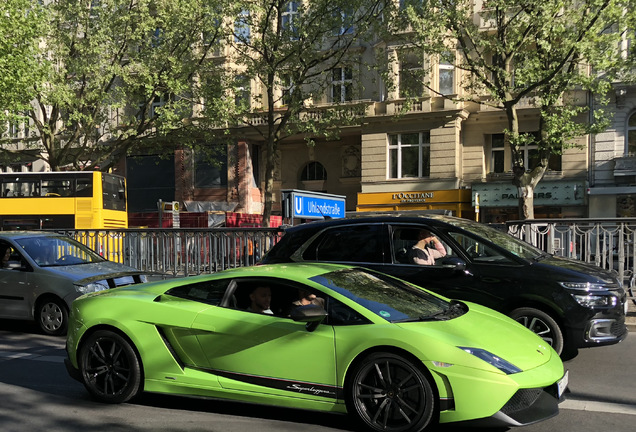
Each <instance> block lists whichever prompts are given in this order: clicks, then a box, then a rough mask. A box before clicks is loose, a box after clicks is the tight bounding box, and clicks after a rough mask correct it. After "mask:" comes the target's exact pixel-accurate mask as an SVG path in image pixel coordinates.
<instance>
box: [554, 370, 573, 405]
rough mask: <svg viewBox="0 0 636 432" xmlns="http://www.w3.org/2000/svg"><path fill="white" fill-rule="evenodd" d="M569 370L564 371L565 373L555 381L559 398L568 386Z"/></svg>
mask: <svg viewBox="0 0 636 432" xmlns="http://www.w3.org/2000/svg"><path fill="white" fill-rule="evenodd" d="M569 374H570V371H565V375H563V378H561V379H560V380H559V381H557V387H558V389H559V390H558V392H559V399H560V398H561V396H563V393H564V392H565V389H566V388H568V380H569Z"/></svg>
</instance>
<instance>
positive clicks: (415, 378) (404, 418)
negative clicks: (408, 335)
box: [346, 352, 435, 432]
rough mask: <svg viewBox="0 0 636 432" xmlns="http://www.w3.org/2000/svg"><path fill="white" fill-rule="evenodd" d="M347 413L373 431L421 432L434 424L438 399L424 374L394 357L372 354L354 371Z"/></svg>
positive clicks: (408, 363) (400, 357)
mask: <svg viewBox="0 0 636 432" xmlns="http://www.w3.org/2000/svg"><path fill="white" fill-rule="evenodd" d="M346 390H347V410H348V412H349V413H350V414H353V415H355V416H357V418H358V420H360V421H361V422H362V424H363V425H364V426H366V427H367V428H371V429H372V430H374V431H378V432H379V431H385V432H406V431H421V430H423V429H424V428H426V427H427V426H428V425H429V424H431V423H432V420H433V414H434V412H435V398H434V393H433V389H432V387H431V384H430V382H429V380H428V378H427V377H426V375H425V373H424V372H423V371H422V370H421V369H419V368H418V367H417V366H416V365H415V364H413V362H411V361H410V360H408V359H406V358H404V357H402V356H399V355H396V354H392V353H382V352H379V353H373V354H370V355H369V356H368V357H366V358H365V359H364V360H363V361H362V362H361V363H360V364H359V365H358V366H357V367H356V369H355V370H354V371H353V375H352V376H351V377H350V380H348V385H347V389H346Z"/></svg>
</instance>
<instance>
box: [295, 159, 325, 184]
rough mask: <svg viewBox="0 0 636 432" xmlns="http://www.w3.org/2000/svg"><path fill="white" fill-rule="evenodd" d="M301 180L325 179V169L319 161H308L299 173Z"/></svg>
mask: <svg viewBox="0 0 636 432" xmlns="http://www.w3.org/2000/svg"><path fill="white" fill-rule="evenodd" d="M300 180H301V181H311V180H327V170H326V169H325V167H324V166H322V164H321V163H320V162H309V163H308V164H307V165H306V166H305V168H303V172H302V173H301V174H300Z"/></svg>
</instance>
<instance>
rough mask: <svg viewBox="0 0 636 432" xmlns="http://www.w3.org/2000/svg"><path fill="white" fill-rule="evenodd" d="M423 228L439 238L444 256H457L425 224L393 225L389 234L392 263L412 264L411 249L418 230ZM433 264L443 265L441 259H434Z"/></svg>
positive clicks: (416, 238)
mask: <svg viewBox="0 0 636 432" xmlns="http://www.w3.org/2000/svg"><path fill="white" fill-rule="evenodd" d="M423 229H424V230H427V231H429V232H430V233H431V234H433V235H436V237H437V238H438V239H439V240H440V242H441V243H442V245H443V246H444V249H446V256H445V258H448V257H454V256H457V255H456V254H455V253H454V251H453V250H452V249H451V248H450V246H448V244H446V242H444V241H443V239H442V238H441V237H440V236H438V235H437V234H436V233H435V231H433V230H431V229H430V228H428V227H426V226H417V227H413V226H408V227H402V226H397V227H395V226H394V227H393V234H392V236H391V238H392V244H393V262H394V263H399V264H414V262H413V259H412V258H413V257H412V252H411V249H412V248H413V246H415V244H416V243H417V242H418V238H419V234H420V231H422V230H423ZM431 247H432V248H434V246H432V245H431ZM435 265H443V260H442V259H437V260H436V261H435Z"/></svg>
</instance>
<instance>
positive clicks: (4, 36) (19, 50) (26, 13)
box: [0, 0, 46, 132]
mask: <svg viewBox="0 0 636 432" xmlns="http://www.w3.org/2000/svg"><path fill="white" fill-rule="evenodd" d="M45 12H46V11H45V10H44V9H43V8H41V7H40V5H39V4H38V3H36V2H33V1H31V0H5V1H3V2H2V3H0V70H1V71H2V74H0V108H11V109H10V110H6V109H0V121H2V122H3V123H4V122H5V121H6V120H9V121H15V120H16V117H17V116H19V112H20V111H21V110H23V109H24V108H25V107H26V106H27V105H28V102H29V100H30V97H31V96H32V89H33V85H34V84H35V83H36V82H38V81H39V80H40V79H41V74H42V73H43V71H42V68H41V61H42V58H41V56H40V52H39V49H38V44H39V43H40V40H41V38H42V37H43V36H44V25H43V24H44V22H45ZM25 96H26V97H25ZM25 100H26V102H27V103H26V104H25V103H24V101H25ZM0 132H3V131H0Z"/></svg>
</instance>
